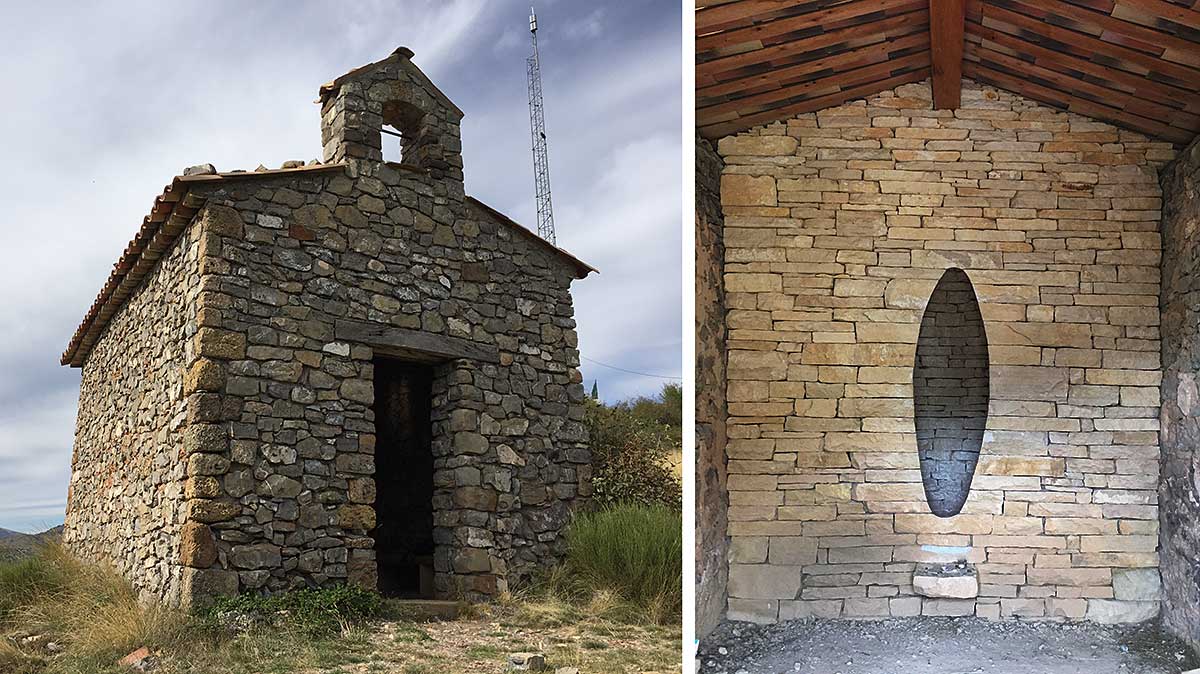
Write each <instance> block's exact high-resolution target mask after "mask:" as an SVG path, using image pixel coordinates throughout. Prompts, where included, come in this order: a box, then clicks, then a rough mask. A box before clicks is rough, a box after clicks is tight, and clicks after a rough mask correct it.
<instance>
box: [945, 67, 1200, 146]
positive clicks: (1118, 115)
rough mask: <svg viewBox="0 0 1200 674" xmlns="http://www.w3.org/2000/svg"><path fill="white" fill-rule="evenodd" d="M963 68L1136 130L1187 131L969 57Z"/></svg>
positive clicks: (1163, 134) (1155, 133) (1166, 134)
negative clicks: (1089, 99)
mask: <svg viewBox="0 0 1200 674" xmlns="http://www.w3.org/2000/svg"><path fill="white" fill-rule="evenodd" d="M964 70H965V71H966V72H967V74H968V76H969V77H972V78H974V79H977V80H979V81H981V82H985V83H987V84H991V85H993V86H997V87H1001V88H1003V89H1006V90H1008V91H1011V92H1013V93H1015V94H1019V95H1021V96H1025V97H1027V98H1031V99H1033V100H1035V101H1040V102H1052V103H1051V104H1052V105H1053V104H1054V103H1057V104H1058V106H1057V107H1065V108H1066V109H1067V110H1070V111H1073V112H1076V113H1078V114H1081V115H1084V116H1087V117H1091V118H1093V119H1098V120H1101V121H1106V122H1109V123H1111V124H1116V125H1117V126H1123V127H1126V128H1133V130H1135V131H1138V132H1139V133H1142V134H1145V135H1147V136H1152V137H1160V138H1168V139H1173V138H1180V137H1181V135H1182V134H1181V132H1183V133H1186V131H1184V130H1183V129H1177V128H1174V127H1172V126H1170V125H1169V124H1164V123H1161V122H1156V121H1153V120H1146V119H1144V118H1141V117H1137V116H1135V115H1129V114H1128V113H1125V112H1123V111H1121V110H1119V109H1116V108H1112V107H1110V106H1106V105H1103V104H1101V103H1096V102H1094V101H1085V100H1081V99H1079V98H1077V97H1075V96H1072V95H1070V94H1069V93H1066V92H1063V91H1060V90H1057V89H1050V88H1048V87H1044V86H1042V85H1040V84H1037V83H1036V82H1031V81H1030V80H1028V79H1025V78H1022V77H1019V76H1015V75H1011V74H1009V73H1004V72H1001V71H998V70H995V69H993V68H989V67H987V66H986V65H984V64H982V63H979V62H977V61H967V62H966V63H965V64H964ZM1173 142H1178V141H1173Z"/></svg>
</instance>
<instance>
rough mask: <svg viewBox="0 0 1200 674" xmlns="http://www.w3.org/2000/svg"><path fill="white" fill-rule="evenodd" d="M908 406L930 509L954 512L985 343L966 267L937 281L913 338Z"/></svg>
mask: <svg viewBox="0 0 1200 674" xmlns="http://www.w3.org/2000/svg"><path fill="white" fill-rule="evenodd" d="M913 411H914V421H915V422H916V430H917V452H918V454H919V456H920V461H921V482H922V483H923V484H924V486H925V499H926V501H928V503H929V509H930V510H931V511H932V512H933V514H935V515H937V516H938V517H950V516H953V515H957V514H958V513H959V511H961V510H962V508H963V504H965V503H966V502H967V496H969V495H970V492H971V479H972V478H973V477H974V475H975V466H976V464H977V463H978V462H979V450H980V448H981V447H982V446H983V431H984V428H985V426H986V425H987V413H988V344H987V333H986V332H985V331H984V327H983V317H982V316H981V315H980V313H979V300H978V299H977V298H976V297H975V288H974V287H973V286H972V285H971V280H970V279H969V278H967V274H966V272H964V271H963V270H961V269H956V268H951V269H947V270H946V272H945V273H944V274H942V278H941V279H939V280H938V283H937V286H935V287H934V289H933V294H932V295H930V296H929V304H928V305H926V307H925V315H924V316H922V317H921V332H920V335H919V336H918V337H917V357H916V362H915V363H914V364H913Z"/></svg>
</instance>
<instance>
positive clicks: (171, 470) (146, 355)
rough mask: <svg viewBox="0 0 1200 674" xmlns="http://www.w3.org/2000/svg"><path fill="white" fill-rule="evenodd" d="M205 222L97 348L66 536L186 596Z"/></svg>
mask: <svg viewBox="0 0 1200 674" xmlns="http://www.w3.org/2000/svg"><path fill="white" fill-rule="evenodd" d="M198 231H199V227H198V225H193V226H192V227H190V228H188V229H187V230H186V231H185V232H184V234H183V235H182V236H181V237H180V239H179V241H178V242H177V244H176V245H175V247H174V248H173V249H172V250H171V251H170V253H169V254H167V255H166V256H165V257H164V258H163V260H162V261H161V262H160V263H159V265H158V267H157V268H156V269H155V271H154V272H153V273H152V274H150V276H148V277H147V278H146V279H145V280H144V281H143V284H142V286H141V287H140V288H139V289H138V290H137V291H136V292H135V293H134V294H133V295H132V297H130V299H129V300H128V303H127V304H126V305H125V307H124V308H123V309H122V310H121V311H120V312H118V313H117V314H116V316H114V317H113V319H112V321H111V322H110V323H109V325H108V328H107V330H106V331H105V333H104V336H103V338H102V339H101V340H100V342H99V343H98V344H97V345H96V346H95V348H94V349H93V351H92V353H91V356H90V358H89V359H88V364H87V366H86V367H85V368H84V369H83V377H82V381H81V382H80V386H79V414H78V417H77V420H76V427H75V448H74V453H73V456H72V459H71V486H70V491H69V495H68V499H67V514H66V522H65V526H64V530H63V542H64V544H65V545H66V546H67V547H68V549H70V550H71V551H72V552H74V553H75V554H77V555H79V556H80V557H82V558H84V559H88V560H93V561H106V562H108V563H111V564H112V565H113V566H114V567H116V568H117V569H119V570H120V571H121V572H122V573H124V574H125V576H126V577H127V578H128V579H129V580H130V582H131V583H132V584H133V585H134V587H135V588H136V589H137V590H138V591H139V592H140V593H141V594H142V595H143V596H144V597H154V598H164V599H166V600H168V601H170V602H172V603H174V602H177V601H178V599H179V596H180V591H181V583H182V574H181V569H180V566H179V555H180V546H181V532H182V530H183V527H184V520H185V513H184V508H183V505H184V503H183V499H184V471H185V463H186V454H185V451H184V440H183V429H184V428H185V426H186V425H187V418H188V416H187V414H188V413H187V407H186V402H187V401H186V399H185V397H184V395H183V388H184V382H183V379H184V373H185V368H184V366H185V363H187V362H188V360H189V358H190V357H191V353H192V347H191V343H192V342H191V339H192V337H193V335H195V333H196V306H195V301H196V297H197V295H198V293H199V292H200V286H201V282H200V264H199V258H200V242H199V234H198Z"/></svg>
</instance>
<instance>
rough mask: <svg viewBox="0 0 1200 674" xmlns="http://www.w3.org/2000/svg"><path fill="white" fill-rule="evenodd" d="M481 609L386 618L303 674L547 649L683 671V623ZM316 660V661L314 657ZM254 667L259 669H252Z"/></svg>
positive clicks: (415, 673)
mask: <svg viewBox="0 0 1200 674" xmlns="http://www.w3.org/2000/svg"><path fill="white" fill-rule="evenodd" d="M528 618H529V617H528V616H520V617H518V616H512V615H479V616H475V617H469V618H460V619H458V620H452V621H445V622H424V623H413V622H384V623H381V624H378V625H374V626H372V628H371V629H370V630H369V631H367V632H366V634H362V635H360V636H359V637H358V638H354V639H350V640H348V641H347V642H346V643H343V644H342V645H341V646H340V647H339V648H338V649H336V652H324V653H321V654H319V655H318V656H317V657H315V658H311V659H310V665H309V666H308V667H304V668H302V669H301V671H304V672H305V674H318V673H320V674H374V673H376V672H379V673H383V672H388V673H391V672H396V673H398V674H400V673H402V674H451V673H455V674H457V673H459V672H472V673H474V672H479V673H488V674H503V673H504V672H508V671H510V670H509V667H508V656H509V655H510V654H511V653H517V652H530V651H531V652H536V653H542V654H544V655H545V657H546V665H547V667H548V668H549V669H548V671H549V672H554V670H555V669H557V668H560V667H577V668H579V671H580V673H581V674H643V673H647V674H678V673H679V672H680V627H679V626H678V625H676V626H659V625H624V624H618V623H612V622H607V621H600V620H594V619H589V620H581V621H572V622H562V623H558V624H555V621H548V622H542V623H541V624H538V621H530V620H529V619H528ZM314 660H315V661H314ZM255 671H257V670H255Z"/></svg>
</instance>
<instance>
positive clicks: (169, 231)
mask: <svg viewBox="0 0 1200 674" xmlns="http://www.w3.org/2000/svg"><path fill="white" fill-rule="evenodd" d="M390 165H391V166H392V167H396V168H401V169H408V170H414V171H420V170H421V169H418V168H415V167H407V166H404V165H402V164H394V163H390ZM344 169H345V165H344V164H315V165H310V166H301V167H296V168H286V169H273V170H260V171H231V172H227V173H207V174H200V175H181V176H175V178H174V179H172V180H171V183H170V184H169V185H167V186H166V187H164V188H163V191H162V194H160V195H158V196H157V197H155V198H154V205H153V206H152V207H151V208H150V212H149V214H147V215H146V217H145V218H143V219H142V225H141V227H140V228H139V229H138V232H137V234H135V235H134V237H133V239H132V240H131V241H130V242H129V245H127V246H126V247H125V250H124V252H122V254H121V257H120V259H118V260H117V262H116V264H114V265H113V269H112V272H111V273H109V275H108V280H107V281H105V283H104V286H103V287H102V288H101V289H100V293H99V294H98V295H97V296H96V299H95V301H93V302H92V305H91V307H90V308H89V309H88V312H87V315H85V316H84V318H83V321H82V322H81V323H80V324H79V327H78V328H76V330H75V334H74V335H73V336H72V337H71V342H70V344H68V346H67V349H66V351H64V352H63V355H62V359H61V361H60V362H61V364H62V365H71V366H72V367H82V366H83V361H84V360H85V359H86V358H87V355H88V353H90V352H91V349H92V347H93V346H94V345H95V344H96V342H97V341H98V340H99V338H100V335H101V334H102V333H103V332H104V328H105V327H106V326H107V325H108V322H109V321H110V320H111V319H112V317H113V316H115V315H116V313H117V311H119V310H120V309H121V307H122V306H124V305H125V302H126V301H127V300H128V299H129V297H130V296H132V295H133V293H134V291H136V290H137V288H138V286H140V285H141V283H142V281H143V280H144V279H145V278H146V277H147V276H148V275H149V274H150V272H151V271H152V270H153V269H154V267H155V265H156V264H157V263H158V260H159V259H161V258H162V257H163V256H164V255H165V254H166V253H167V251H169V250H170V249H171V247H172V246H173V245H174V244H175V242H176V240H178V238H179V235H180V234H182V233H183V231H184V230H185V229H186V228H187V226H188V223H190V222H191V220H192V217H193V216H194V215H195V214H196V213H197V212H198V211H199V210H200V209H201V208H202V207H203V206H204V202H205V197H204V196H203V195H200V194H197V193H195V192H193V191H191V190H192V188H193V187H196V186H205V185H210V184H215V183H225V182H235V181H241V180H255V179H261V178H276V177H279V176H288V175H294V174H308V173H320V172H325V171H333V170H338V171H341V170H344ZM467 199H468V201H469V202H470V203H472V204H475V205H476V206H479V207H480V208H482V209H484V210H485V211H487V212H488V213H490V214H492V215H493V216H494V217H496V219H497V220H498V221H500V222H502V223H504V224H505V225H508V226H509V227H512V228H513V229H514V230H515V231H517V233H518V234H520V235H522V236H524V237H525V238H527V239H530V240H532V241H534V242H536V243H537V244H538V245H540V246H542V247H544V248H546V249H548V250H549V251H550V252H552V253H554V254H555V255H556V256H558V257H559V258H560V259H562V260H563V261H564V262H566V263H567V264H568V265H570V266H571V268H572V269H574V270H575V278H580V279H582V278H584V277H586V276H587V275H588V273H590V272H593V271H597V270H596V269H595V268H594V267H592V266H590V265H588V264H587V263H585V262H583V261H582V260H580V259H579V258H577V257H575V256H574V255H571V254H570V253H568V252H567V251H565V250H563V249H562V248H559V247H557V246H555V245H553V244H551V243H550V242H548V241H546V240H545V239H543V238H541V237H540V236H538V235H537V234H536V233H534V232H533V231H531V230H530V229H529V228H527V227H525V226H523V225H521V224H519V223H517V222H516V221H514V220H512V219H511V218H509V217H507V216H505V215H504V214H502V213H500V212H499V211H497V210H495V209H493V208H491V207H490V206H488V205H486V204H484V203H483V202H481V201H479V200H477V199H474V198H472V197H467Z"/></svg>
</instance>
